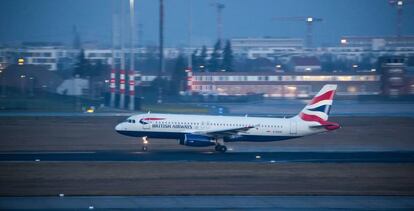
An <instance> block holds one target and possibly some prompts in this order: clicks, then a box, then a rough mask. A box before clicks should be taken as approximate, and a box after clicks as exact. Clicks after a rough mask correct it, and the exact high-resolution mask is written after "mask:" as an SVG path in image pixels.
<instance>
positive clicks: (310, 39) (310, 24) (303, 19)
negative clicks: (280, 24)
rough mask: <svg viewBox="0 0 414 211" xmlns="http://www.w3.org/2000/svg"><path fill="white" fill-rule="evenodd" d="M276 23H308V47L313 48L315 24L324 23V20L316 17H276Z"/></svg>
mask: <svg viewBox="0 0 414 211" xmlns="http://www.w3.org/2000/svg"><path fill="white" fill-rule="evenodd" d="M273 20H275V21H300V22H305V23H306V47H307V48H312V47H313V24H314V23H316V22H321V21H323V19H322V18H316V17H310V16H309V17H275V18H273Z"/></svg>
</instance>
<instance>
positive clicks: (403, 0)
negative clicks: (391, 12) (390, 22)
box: [388, 0, 414, 39]
mask: <svg viewBox="0 0 414 211" xmlns="http://www.w3.org/2000/svg"><path fill="white" fill-rule="evenodd" d="M388 3H389V4H390V5H391V6H394V7H395V8H396V9H397V21H396V30H395V31H396V36H397V38H398V39H399V38H401V37H402V35H403V32H402V27H403V26H402V22H403V8H404V6H405V5H406V4H412V3H414V1H413V0H388Z"/></svg>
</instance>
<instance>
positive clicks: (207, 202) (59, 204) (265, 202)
mask: <svg viewBox="0 0 414 211" xmlns="http://www.w3.org/2000/svg"><path fill="white" fill-rule="evenodd" d="M138 208H139V210H143V209H151V210H154V209H197V210H198V209H242V210H257V209H266V210H286V209H289V210H292V209H295V210H304V209H306V210H307V209H312V210H337V209H341V210H355V209H356V210H412V209H413V208H414V197H412V196H105V197H24V198H22V197H0V209H4V210H13V209H19V210H21V209H37V210H40V209H41V210H52V209H76V210H79V209H82V210H87V209H89V210H92V209H122V210H136V209H138Z"/></svg>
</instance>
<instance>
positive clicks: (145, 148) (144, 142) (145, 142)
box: [142, 136, 149, 152]
mask: <svg viewBox="0 0 414 211" xmlns="http://www.w3.org/2000/svg"><path fill="white" fill-rule="evenodd" d="M148 144H149V141H148V139H147V137H146V136H144V137H142V151H144V152H146V151H148Z"/></svg>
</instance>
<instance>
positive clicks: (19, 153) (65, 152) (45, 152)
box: [0, 151, 97, 155]
mask: <svg viewBox="0 0 414 211" xmlns="http://www.w3.org/2000/svg"><path fill="white" fill-rule="evenodd" d="M96 153H97V152H93V151H90V152H85V151H79V152H77V151H61V152H56V151H50V152H47V151H40V152H0V155H21V154H30V155H37V154H96Z"/></svg>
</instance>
